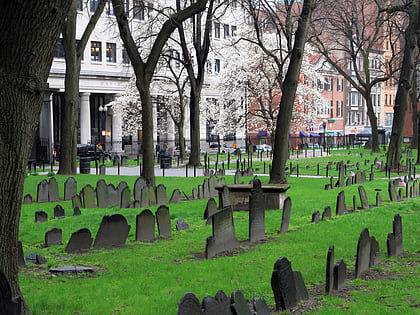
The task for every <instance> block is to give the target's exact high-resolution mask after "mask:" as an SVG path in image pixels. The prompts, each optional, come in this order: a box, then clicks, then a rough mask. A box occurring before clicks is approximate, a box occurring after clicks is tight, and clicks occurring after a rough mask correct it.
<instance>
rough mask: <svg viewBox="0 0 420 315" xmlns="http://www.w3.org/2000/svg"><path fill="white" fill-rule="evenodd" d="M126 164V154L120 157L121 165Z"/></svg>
mask: <svg viewBox="0 0 420 315" xmlns="http://www.w3.org/2000/svg"><path fill="white" fill-rule="evenodd" d="M127 164H128V160H127V156H126V155H123V156H122V157H121V165H122V166H126V165H127Z"/></svg>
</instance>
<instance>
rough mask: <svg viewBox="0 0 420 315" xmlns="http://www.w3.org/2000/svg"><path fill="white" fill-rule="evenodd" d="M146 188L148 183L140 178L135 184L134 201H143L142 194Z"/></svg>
mask: <svg viewBox="0 0 420 315" xmlns="http://www.w3.org/2000/svg"><path fill="white" fill-rule="evenodd" d="M145 186H146V181H145V180H144V178H143V177H138V178H137V179H136V181H135V182H134V200H139V201H140V200H141V193H142V189H143V187H145Z"/></svg>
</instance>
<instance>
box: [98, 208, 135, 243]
mask: <svg viewBox="0 0 420 315" xmlns="http://www.w3.org/2000/svg"><path fill="white" fill-rule="evenodd" d="M129 231H130V226H129V225H128V223H127V220H126V218H125V217H124V216H123V215H121V214H118V213H117V214H113V215H105V216H104V217H103V218H102V222H101V225H100V226H99V230H98V233H97V234H96V238H95V242H94V243H93V247H94V248H95V249H99V248H114V247H123V246H125V241H126V239H127V236H128V232H129Z"/></svg>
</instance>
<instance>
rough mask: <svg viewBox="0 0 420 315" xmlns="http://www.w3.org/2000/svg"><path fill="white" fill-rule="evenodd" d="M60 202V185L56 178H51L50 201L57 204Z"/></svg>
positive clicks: (49, 185) (49, 184)
mask: <svg viewBox="0 0 420 315" xmlns="http://www.w3.org/2000/svg"><path fill="white" fill-rule="evenodd" d="M58 200H59V196H58V183H57V180H56V179H55V178H54V177H51V178H50V179H49V181H48V201H49V202H55V201H58Z"/></svg>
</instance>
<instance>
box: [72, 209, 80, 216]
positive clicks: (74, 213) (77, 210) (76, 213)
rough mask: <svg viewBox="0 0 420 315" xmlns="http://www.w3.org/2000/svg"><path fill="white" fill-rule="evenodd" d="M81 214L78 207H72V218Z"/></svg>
mask: <svg viewBox="0 0 420 315" xmlns="http://www.w3.org/2000/svg"><path fill="white" fill-rule="evenodd" d="M81 214H82V212H81V211H80V208H79V207H74V209H73V216H78V215H81Z"/></svg>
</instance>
